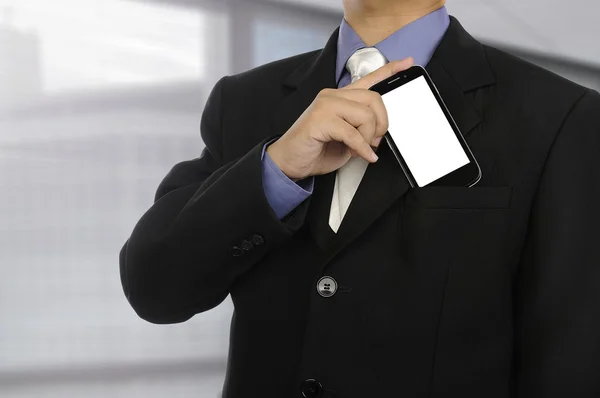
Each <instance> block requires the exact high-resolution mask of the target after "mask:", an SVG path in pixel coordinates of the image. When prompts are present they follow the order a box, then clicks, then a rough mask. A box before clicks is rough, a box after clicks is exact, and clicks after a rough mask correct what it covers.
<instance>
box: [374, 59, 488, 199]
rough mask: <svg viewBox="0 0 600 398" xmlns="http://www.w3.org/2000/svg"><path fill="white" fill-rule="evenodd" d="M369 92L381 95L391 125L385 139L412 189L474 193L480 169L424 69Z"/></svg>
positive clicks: (398, 76)
mask: <svg viewBox="0 0 600 398" xmlns="http://www.w3.org/2000/svg"><path fill="white" fill-rule="evenodd" d="M370 90H373V91H376V92H378V93H379V94H381V97H382V99H383V103H384V104H385V108H386V110H387V113H388V121H389V127H388V131H387V132H386V134H385V139H386V141H387V143H388V145H389V146H390V149H391V150H392V152H393V153H394V156H395V157H396V159H397V160H398V162H399V163H400V166H401V167H402V170H403V171H404V174H405V175H406V178H407V179H408V182H409V183H410V185H411V186H412V187H413V188H414V187H424V186H428V185H446V186H465V187H472V186H473V185H475V184H477V182H479V180H480V179H481V168H480V167H479V164H478V163H477V160H476V159H475V156H473V153H472V152H471V149H470V148H469V146H468V145H467V142H466V141H465V139H464V137H463V135H462V134H461V132H460V130H459V129H458V126H457V125H456V123H455V122H454V119H453V118H452V115H450V112H449V111H448V108H447V107H446V104H444V101H443V100H442V97H441V96H440V93H439V92H438V90H437V88H436V87H435V85H434V84H433V81H432V80H431V78H430V77H429V75H428V74H427V71H426V70H425V69H424V68H423V67H422V66H418V65H415V66H413V67H411V68H410V69H407V70H405V71H402V72H399V73H397V74H395V75H394V76H391V77H389V78H387V79H385V80H382V81H380V82H379V83H377V84H375V85H374V86H372V87H371V88H370Z"/></svg>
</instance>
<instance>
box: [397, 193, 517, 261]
mask: <svg viewBox="0 0 600 398" xmlns="http://www.w3.org/2000/svg"><path fill="white" fill-rule="evenodd" d="M511 196H512V187H510V186H492V187H472V188H468V187H442V186H439V187H438V186H434V187H423V188H413V189H410V190H409V191H408V192H407V194H406V195H405V197H404V201H403V205H402V212H401V216H400V225H399V229H400V237H401V239H400V248H401V250H402V252H403V255H404V256H405V257H406V258H407V259H408V260H410V261H412V262H416V263H420V262H422V261H430V262H431V261H444V262H445V261H448V260H461V261H465V260H467V259H472V260H475V259H477V261H484V260H485V261H487V260H489V259H492V258H496V259H497V258H498V256H500V255H501V254H502V249H503V246H502V245H503V243H504V239H505V233H506V230H507V226H508V218H509V209H510V203H511Z"/></svg>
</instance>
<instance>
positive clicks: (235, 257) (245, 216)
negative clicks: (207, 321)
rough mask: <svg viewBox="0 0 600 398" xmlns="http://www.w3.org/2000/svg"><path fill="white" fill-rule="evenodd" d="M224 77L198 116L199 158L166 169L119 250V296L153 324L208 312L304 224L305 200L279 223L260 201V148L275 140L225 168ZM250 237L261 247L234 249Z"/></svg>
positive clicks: (261, 193)
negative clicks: (201, 147)
mask: <svg viewBox="0 0 600 398" xmlns="http://www.w3.org/2000/svg"><path fill="white" fill-rule="evenodd" d="M226 79H227V77H224V78H222V79H221V80H219V82H217V84H216V85H215V87H214V89H213V90H212V92H211V94H210V96H209V98H208V101H207V103H206V107H205V109H204V112H203V113H202V120H201V126H200V127H201V136H202V138H203V141H204V143H205V145H206V147H205V149H204V150H203V151H202V154H201V156H200V157H199V158H197V159H194V160H190V161H184V162H181V163H179V164H177V165H175V166H174V167H173V168H172V170H171V171H170V172H169V173H168V174H167V176H166V177H165V178H164V179H163V181H162V182H161V183H160V185H159V187H158V189H157V191H156V196H155V200H154V204H153V205H152V206H151V208H150V209H149V210H148V211H146V213H145V214H144V215H143V216H142V217H141V219H140V220H139V221H138V223H137V224H136V225H135V227H134V229H133V232H132V234H131V236H130V237H129V239H128V241H127V242H126V243H125V245H124V246H123V248H122V249H121V252H120V256H119V263H120V274H121V282H122V285H123V290H124V292H125V295H126V297H127V299H128V300H129V303H130V304H131V306H132V307H133V309H134V310H135V311H136V313H137V314H138V315H139V316H140V317H141V318H143V319H145V320H147V321H149V322H152V323H159V324H164V323H178V322H183V321H186V320H188V319H189V318H191V317H192V316H194V315H195V314H197V313H200V312H203V311H207V310H209V309H211V308H214V307H215V306H217V305H218V304H220V303H221V302H222V301H223V300H224V299H225V298H226V297H227V296H228V294H229V292H230V289H231V287H232V285H233V284H234V283H235V282H236V280H237V279H238V278H239V277H240V276H242V275H243V274H245V273H246V272H251V269H252V267H253V266H254V265H256V264H257V263H259V262H260V261H261V259H263V258H264V257H265V256H266V255H267V254H268V253H269V251H270V250H272V249H273V248H275V247H277V246H278V245H280V244H282V243H283V242H284V241H286V240H287V239H289V238H290V237H291V236H293V234H294V233H295V232H297V230H298V229H299V228H300V227H301V225H302V224H303V222H304V218H305V215H306V210H307V209H306V207H307V204H306V202H307V201H306V202H305V203H303V204H301V205H300V206H298V207H296V209H294V211H292V212H291V213H290V214H288V215H287V216H286V217H285V218H283V219H281V220H280V219H279V218H278V217H277V216H276V214H275V213H274V211H273V209H272V208H271V206H270V204H269V203H268V201H267V199H266V197H265V193H264V190H263V185H262V162H261V155H262V148H263V146H264V145H265V144H266V143H267V142H268V141H270V140H272V139H273V138H274V137H269V138H267V139H265V140H263V141H262V142H260V143H258V144H257V145H256V146H255V147H254V148H252V149H251V150H250V151H249V152H248V153H247V154H246V155H245V156H243V157H242V158H240V159H236V160H234V161H230V162H228V163H227V164H223V163H224V162H223V156H222V153H223V146H222V145H223V144H222V131H221V128H222V123H221V120H222V109H221V107H222V102H223V98H224V96H225V95H224V92H225V91H226V90H225V86H226ZM256 236H259V237H260V238H262V239H258V242H259V244H257V245H254V247H253V248H250V249H249V250H241V251H240V249H239V248H240V247H241V246H242V242H243V241H244V240H251V238H252V237H255V240H254V241H255V242H257V240H256ZM261 240H262V241H264V243H260V241H261Z"/></svg>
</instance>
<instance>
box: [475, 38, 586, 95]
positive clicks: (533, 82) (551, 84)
mask: <svg viewBox="0 0 600 398" xmlns="http://www.w3.org/2000/svg"><path fill="white" fill-rule="evenodd" d="M483 47H484V50H485V53H486V56H487V59H488V62H489V64H490V66H491V68H492V70H493V72H494V75H495V78H496V83H497V84H498V86H499V87H506V88H507V89H510V90H511V92H513V93H515V94H521V95H522V96H523V98H529V97H536V94H537V96H539V97H540V98H539V99H545V100H546V101H548V99H551V100H553V101H556V102H558V103H563V102H564V103H565V104H568V105H572V104H573V103H574V102H576V101H577V100H578V99H579V98H581V97H582V96H583V95H584V94H585V93H586V92H587V91H588V90H589V89H588V88H587V87H584V86H582V85H580V84H577V83H575V82H573V81H571V80H569V79H566V78H564V77H562V76H560V75H558V74H556V73H554V72H552V71H549V70H547V69H544V68H542V67H540V66H538V65H535V64H532V63H531V62H528V61H526V60H524V59H522V58H519V57H517V56H515V55H512V54H509V53H507V52H505V51H502V50H499V49H497V48H495V47H491V46H487V45H484V46H483ZM532 99H533V98H532ZM535 99H538V98H535ZM546 101H544V102H546ZM568 105H567V106H568Z"/></svg>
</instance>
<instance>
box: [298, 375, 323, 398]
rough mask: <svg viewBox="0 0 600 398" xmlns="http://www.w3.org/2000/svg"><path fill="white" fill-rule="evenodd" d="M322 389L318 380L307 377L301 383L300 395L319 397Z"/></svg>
mask: <svg viewBox="0 0 600 398" xmlns="http://www.w3.org/2000/svg"><path fill="white" fill-rule="evenodd" d="M322 391H323V386H322V385H321V383H319V381H318V380H315V379H308V380H306V381H305V382H304V383H302V396H303V397H304V398H319V397H320V396H321V392H322Z"/></svg>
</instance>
